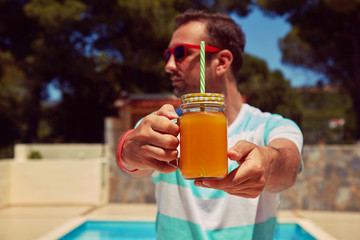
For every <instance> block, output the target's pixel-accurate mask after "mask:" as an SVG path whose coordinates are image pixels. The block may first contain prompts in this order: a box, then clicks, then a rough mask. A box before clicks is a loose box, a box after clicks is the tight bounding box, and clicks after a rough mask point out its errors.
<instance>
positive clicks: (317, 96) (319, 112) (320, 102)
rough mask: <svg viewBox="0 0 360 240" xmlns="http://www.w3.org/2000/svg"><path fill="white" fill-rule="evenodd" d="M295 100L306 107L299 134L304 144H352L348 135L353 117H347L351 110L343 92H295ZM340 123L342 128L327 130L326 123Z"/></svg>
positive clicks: (306, 89)
mask: <svg viewBox="0 0 360 240" xmlns="http://www.w3.org/2000/svg"><path fill="white" fill-rule="evenodd" d="M296 95H297V98H298V100H299V101H300V102H301V103H302V104H303V105H304V106H306V108H304V112H303V114H304V117H303V125H302V130H303V134H304V142H305V143H306V144H317V143H319V142H323V143H327V144H334V143H336V144H344V143H351V142H353V141H354V139H353V136H351V132H353V131H354V127H355V126H354V125H353V124H352V119H353V116H352V115H351V114H349V113H350V112H351V109H352V101H351V98H350V96H349V95H348V94H346V92H344V91H342V90H341V89H338V88H328V87H326V86H325V87H324V86H321V85H319V86H315V87H304V88H298V89H297V91H296ZM332 119H344V120H345V122H346V123H347V124H346V125H345V126H338V127H336V128H331V127H330V126H329V121H330V120H332Z"/></svg>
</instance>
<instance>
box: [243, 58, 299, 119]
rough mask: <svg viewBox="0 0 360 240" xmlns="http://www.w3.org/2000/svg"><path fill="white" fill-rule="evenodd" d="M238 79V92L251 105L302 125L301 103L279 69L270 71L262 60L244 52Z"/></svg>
mask: <svg viewBox="0 0 360 240" xmlns="http://www.w3.org/2000/svg"><path fill="white" fill-rule="evenodd" d="M239 81H240V84H239V89H240V92H241V93H242V94H244V95H245V96H246V98H247V100H248V102H249V103H250V104H251V105H253V106H256V107H259V108H260V109H261V110H263V111H267V112H272V113H277V114H280V115H283V116H284V117H288V118H290V119H292V120H294V121H295V122H296V123H297V124H298V125H300V126H301V125H302V116H303V113H302V105H301V104H300V102H299V101H298V100H297V98H296V94H295V92H294V90H293V89H292V88H291V86H290V83H289V81H288V80H286V79H285V78H284V76H283V74H282V73H281V72H280V71H279V70H275V71H270V70H269V69H268V66H267V64H266V62H265V61H264V60H261V59H259V58H256V57H254V56H251V55H248V54H246V55H245V61H244V66H243V69H242V71H241V72H240V75H239Z"/></svg>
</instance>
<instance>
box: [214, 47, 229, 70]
mask: <svg viewBox="0 0 360 240" xmlns="http://www.w3.org/2000/svg"><path fill="white" fill-rule="evenodd" d="M217 55H218V56H217V60H218V61H217V66H216V75H218V76H220V75H223V74H225V73H226V72H228V71H230V70H231V63H232V62H233V55H232V53H231V52H230V51H229V50H227V49H224V50H221V51H220V52H218V54H217Z"/></svg>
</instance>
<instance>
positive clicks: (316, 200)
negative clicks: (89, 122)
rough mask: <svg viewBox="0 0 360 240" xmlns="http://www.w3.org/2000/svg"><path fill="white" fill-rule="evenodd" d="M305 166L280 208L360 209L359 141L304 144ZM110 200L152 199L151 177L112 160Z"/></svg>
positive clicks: (138, 200) (152, 185) (137, 201)
mask: <svg viewBox="0 0 360 240" xmlns="http://www.w3.org/2000/svg"><path fill="white" fill-rule="evenodd" d="M303 161H304V169H303V171H302V172H301V173H300V174H299V176H298V178H297V181H296V184H295V185H294V186H293V187H291V188H290V189H288V190H286V191H283V192H282V193H281V195H280V208H281V209H307V210H339V211H341V210H343V211H360V145H351V146H347V145H346V146H345V145H335V146H325V145H316V146H312V145H311V146H310V145H308V146H304V151H303ZM110 188H111V189H110V201H111V202H131V203H134V202H136V203H153V202H155V199H154V184H153V183H152V179H151V178H146V179H136V178H131V177H129V176H127V175H126V174H124V173H122V172H121V171H120V170H119V169H118V167H117V166H116V163H115V161H113V162H112V164H111V178H110Z"/></svg>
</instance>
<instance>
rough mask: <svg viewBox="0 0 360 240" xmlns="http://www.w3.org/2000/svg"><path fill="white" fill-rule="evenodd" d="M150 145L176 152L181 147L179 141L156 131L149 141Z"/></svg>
mask: <svg viewBox="0 0 360 240" xmlns="http://www.w3.org/2000/svg"><path fill="white" fill-rule="evenodd" d="M149 145H152V146H156V147H159V148H163V149H169V150H174V149H176V148H177V147H178V146H179V139H178V138H177V137H174V136H173V135H170V134H162V133H158V132H155V131H154V132H152V136H151V139H150V140H149Z"/></svg>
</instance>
